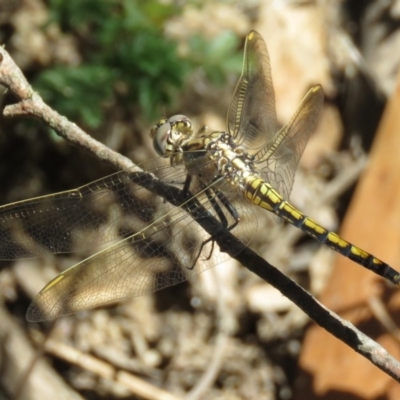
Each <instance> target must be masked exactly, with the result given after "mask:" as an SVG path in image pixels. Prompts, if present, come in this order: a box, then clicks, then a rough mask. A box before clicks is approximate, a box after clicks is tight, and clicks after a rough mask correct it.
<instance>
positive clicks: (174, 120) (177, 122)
mask: <svg viewBox="0 0 400 400" xmlns="http://www.w3.org/2000/svg"><path fill="white" fill-rule="evenodd" d="M168 122H169V123H170V124H171V126H172V127H174V128H175V130H177V131H178V132H180V133H183V134H187V133H192V132H193V129H192V121H190V119H189V118H188V117H187V116H186V115H182V114H177V115H173V116H172V117H170V118H168Z"/></svg>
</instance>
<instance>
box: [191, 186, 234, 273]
mask: <svg viewBox="0 0 400 400" xmlns="http://www.w3.org/2000/svg"><path fill="white" fill-rule="evenodd" d="M205 194H206V196H207V198H208V200H209V201H210V203H211V205H212V207H213V208H214V210H215V212H216V214H217V216H218V218H219V220H220V222H221V224H222V226H223V227H224V228H226V229H228V230H229V231H231V230H232V229H234V228H235V227H236V226H237V225H238V223H239V221H240V217H239V214H238V212H237V210H236V208H235V207H234V206H233V204H232V203H231V202H230V201H229V200H228V199H227V198H226V196H225V195H224V194H223V193H222V192H220V191H215V190H213V191H212V192H211V190H210V189H206V190H205ZM216 197H217V198H218V200H219V201H220V202H221V203H222V205H223V206H224V207H225V208H226V209H227V210H228V212H229V214H230V215H231V216H232V217H233V219H234V220H235V222H234V223H233V224H231V225H228V220H227V218H226V216H225V214H224V212H223V210H222V208H221V206H220V205H219V204H218V202H217V200H216ZM209 242H211V249H210V253H209V255H208V256H207V257H206V258H204V261H208V260H210V259H211V256H212V254H213V252H214V243H215V240H214V236H210V237H209V238H208V239H207V240H204V241H203V242H202V244H201V246H200V249H199V251H198V253H197V256H196V258H195V261H194V263H193V265H192V266H191V267H190V268H189V269H190V270H192V269H193V268H194V266H195V265H196V263H197V261H198V260H199V258H200V254H201V253H202V251H203V248H204V247H205V246H206V244H208V243H209Z"/></svg>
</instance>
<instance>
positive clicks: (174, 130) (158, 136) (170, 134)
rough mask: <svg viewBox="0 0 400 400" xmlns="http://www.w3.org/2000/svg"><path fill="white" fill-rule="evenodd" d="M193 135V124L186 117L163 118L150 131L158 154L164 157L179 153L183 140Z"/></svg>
mask: <svg viewBox="0 0 400 400" xmlns="http://www.w3.org/2000/svg"><path fill="white" fill-rule="evenodd" d="M192 133H193V127H192V122H191V121H190V119H189V118H188V117H186V116H185V115H174V116H172V117H170V118H168V119H166V118H162V119H161V120H160V121H159V122H158V123H157V124H155V125H154V126H153V128H152V129H151V131H150V135H151V137H152V138H153V147H154V149H155V151H156V152H157V154H159V155H160V156H163V157H168V156H170V155H171V154H173V153H175V152H177V151H179V147H180V144H181V142H182V139H186V138H187V136H189V135H191V134H192Z"/></svg>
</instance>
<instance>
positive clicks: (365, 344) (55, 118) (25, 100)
mask: <svg viewBox="0 0 400 400" xmlns="http://www.w3.org/2000/svg"><path fill="white" fill-rule="evenodd" d="M0 84H2V85H4V86H5V87H7V88H8V89H9V90H10V91H11V92H12V93H13V94H14V95H15V96H16V97H17V99H18V102H17V103H16V104H14V105H10V106H7V107H6V108H5V110H4V115H5V116H8V117H16V116H31V117H35V118H38V119H40V120H41V121H43V122H44V123H45V124H47V125H49V126H50V127H52V128H53V129H54V130H55V131H56V132H57V133H58V134H59V135H60V136H61V137H63V138H65V139H66V140H67V141H69V142H70V143H73V144H75V145H76V146H79V147H83V148H85V149H86V150H87V151H88V152H90V153H92V154H93V155H94V156H96V157H98V158H99V159H101V160H103V161H105V162H108V163H110V164H112V165H113V166H115V167H117V168H118V169H127V168H131V167H132V166H133V165H134V164H133V163H132V161H130V160H129V159H127V158H126V157H123V156H121V155H120V154H118V153H116V152H114V151H112V150H110V149H109V148H107V147H106V146H104V145H103V144H101V143H99V142H97V141H96V140H94V139H93V138H91V137H90V136H89V135H87V134H86V133H85V132H83V131H82V130H81V129H80V128H78V127H77V126H76V125H75V124H74V123H71V122H69V121H68V120H67V119H66V118H65V117H62V116H60V115H59V114H58V113H57V112H55V111H54V110H52V109H51V108H50V107H48V106H47V105H46V104H45V103H44V102H43V100H42V99H41V98H40V96H39V95H38V94H37V93H35V92H33V90H32V88H31V86H30V85H29V84H28V82H27V81H26V79H25V77H24V76H23V74H22V72H21V71H20V69H19V68H18V67H17V66H16V65H15V63H14V62H13V60H12V59H11V57H10V56H9V54H8V53H7V52H6V51H5V50H4V49H3V48H0ZM143 174H146V173H145V172H143ZM147 176H148V178H147V179H146V180H144V181H145V182H147V186H146V188H147V189H148V190H150V191H152V192H154V193H156V194H157V195H159V196H162V197H163V198H165V200H166V201H169V202H171V203H172V204H174V203H175V202H176V199H178V198H179V196H181V198H182V193H179V192H180V191H179V189H177V188H174V187H170V186H168V185H166V184H165V183H163V182H160V181H159V180H158V179H157V178H155V177H153V176H152V175H151V174H147ZM183 207H184V208H185V210H186V211H187V212H188V213H190V214H191V215H192V217H193V218H194V219H196V221H197V222H198V223H199V224H200V225H201V226H202V227H203V229H205V230H206V231H207V232H208V233H209V234H210V235H211V236H212V237H213V238H215V241H216V242H217V243H218V245H219V246H220V247H221V250H222V251H225V252H227V253H228V254H229V255H231V256H232V257H233V258H235V259H236V260H238V261H239V262H240V263H241V264H242V265H243V266H245V267H246V268H248V269H249V270H250V271H252V272H253V273H255V274H257V275H258V276H259V277H261V278H262V279H263V280H265V281H267V282H268V283H270V284H271V285H272V286H274V287H275V288H277V289H278V290H279V291H280V292H281V293H282V294H283V295H285V296H286V297H288V298H289V299H290V300H292V301H293V302H294V303H295V304H296V305H297V306H298V307H300V308H301V309H302V310H303V311H304V312H305V313H306V314H307V315H308V316H309V317H310V318H312V319H313V320H314V321H315V322H316V323H318V324H319V325H320V326H322V327H323V328H324V329H326V330H327V331H328V332H330V333H331V334H332V335H334V336H335V337H337V338H338V339H339V340H341V341H343V342H344V343H346V344H347V345H348V346H349V347H351V348H352V349H353V350H354V351H356V352H357V353H359V354H361V355H362V356H364V357H365V358H367V359H368V360H370V361H371V362H372V363H373V364H374V365H376V366H377V367H378V368H380V369H381V370H382V371H384V372H386V373H387V374H388V375H390V376H391V377H393V378H394V379H395V380H397V381H398V382H400V363H399V362H398V361H397V360H395V359H394V358H393V357H392V356H391V355H390V354H389V353H388V352H387V351H386V350H385V349H384V348H383V347H382V346H380V345H379V344H377V343H376V342H374V341H373V340H372V339H370V338H369V337H367V336H366V335H364V334H363V333H362V332H360V331H359V330H358V329H356V328H355V327H354V326H353V325H352V324H351V323H349V322H347V321H345V320H343V319H341V318H340V317H339V316H338V315H336V314H335V313H333V312H332V311H330V310H328V309H326V308H325V307H324V306H323V305H322V304H320V303H319V302H318V301H317V300H316V299H315V298H314V297H313V296H312V295H310V294H309V293H308V292H306V291H305V290H304V289H303V288H301V287H300V286H299V285H297V284H296V283H295V282H294V281H292V280H291V279H289V278H288V277H287V276H285V275H284V274H283V273H281V272H280V271H279V270H278V269H277V268H275V267H274V266H272V265H270V264H269V263H268V262H267V261H265V260H264V259H263V258H261V257H260V256H259V255H257V254H256V253H255V252H254V251H252V250H250V249H249V248H248V247H246V246H245V245H244V244H243V243H242V242H240V241H239V240H238V239H237V238H236V237H235V236H233V235H232V234H231V233H230V232H229V231H228V230H227V229H225V228H224V227H223V226H222V225H221V224H220V223H219V221H217V220H216V219H214V218H213V217H212V216H211V214H209V213H208V211H207V210H205V209H204V208H202V207H201V205H200V204H196V200H195V199H192V200H191V201H189V202H186V203H184V206H183ZM266 300H267V299H266Z"/></svg>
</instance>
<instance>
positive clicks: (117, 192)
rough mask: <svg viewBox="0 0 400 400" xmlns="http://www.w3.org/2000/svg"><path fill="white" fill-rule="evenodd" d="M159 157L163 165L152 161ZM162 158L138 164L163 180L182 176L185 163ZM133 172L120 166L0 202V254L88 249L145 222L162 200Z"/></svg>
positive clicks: (180, 179) (3, 256)
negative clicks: (72, 184) (88, 179)
mask: <svg viewBox="0 0 400 400" xmlns="http://www.w3.org/2000/svg"><path fill="white" fill-rule="evenodd" d="M160 162H162V163H164V166H161V165H158V167H156V166H155V164H156V163H158V164H159V163H160ZM165 162H166V161H165V160H164V159H162V160H161V159H158V160H157V161H156V160H152V161H150V162H148V163H146V164H145V165H143V166H144V167H145V168H149V169H151V170H152V171H153V173H155V174H156V175H157V174H158V175H162V176H163V178H164V179H165V181H166V182H183V181H184V180H185V176H186V171H185V169H184V168H183V167H180V168H178V167H177V168H172V167H171V166H169V165H168V166H166V165H165ZM134 176H135V172H134V171H132V172H131V171H129V170H128V171H121V172H118V173H116V174H113V175H110V176H107V177H105V178H103V179H100V180H98V181H95V182H92V183H89V184H88V185H85V186H82V187H80V188H78V189H74V190H70V191H66V192H61V193H56V194H52V195H49V196H43V197H38V198H34V199H29V200H25V201H20V202H16V203H12V204H8V205H6V206H3V207H0V259H1V260H12V259H17V258H29V257H35V256H39V255H44V254H47V253H48V252H51V253H55V254H60V253H70V252H73V251H82V250H83V249H88V250H91V249H93V248H96V246H99V245H102V244H105V243H109V242H112V241H115V240H120V239H121V238H123V237H126V236H127V235H129V234H130V233H132V232H134V231H137V229H140V228H143V227H145V226H146V225H148V224H149V223H151V222H152V220H153V218H154V215H155V214H156V212H158V211H159V209H160V208H162V207H163V204H162V203H160V202H156V201H155V200H154V196H153V195H152V194H151V193H149V192H146V191H145V190H144V189H143V188H142V187H141V186H140V185H139V184H137V183H134V182H133V181H134V180H133V179H132V178H133V177H134ZM132 227H133V228H132Z"/></svg>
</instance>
